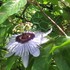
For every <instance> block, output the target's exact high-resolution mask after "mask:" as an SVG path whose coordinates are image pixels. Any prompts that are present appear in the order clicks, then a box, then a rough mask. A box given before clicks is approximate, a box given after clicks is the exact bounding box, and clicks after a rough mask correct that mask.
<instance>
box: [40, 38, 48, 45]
mask: <svg viewBox="0 0 70 70" xmlns="http://www.w3.org/2000/svg"><path fill="white" fill-rule="evenodd" d="M48 41H49V39H48V38H43V39H42V41H41V44H44V43H46V42H48Z"/></svg>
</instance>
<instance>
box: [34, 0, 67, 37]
mask: <svg viewBox="0 0 70 70" xmlns="http://www.w3.org/2000/svg"><path fill="white" fill-rule="evenodd" d="M34 4H35V5H37V6H38V7H39V9H40V11H41V12H42V13H43V15H44V16H45V17H46V19H47V18H48V19H49V20H50V21H51V22H52V24H54V25H55V26H56V27H57V28H58V29H59V30H60V31H61V33H62V34H64V35H65V36H66V37H67V34H66V33H65V32H64V31H63V30H62V28H61V27H60V26H59V25H57V23H56V22H55V21H54V20H53V19H52V18H51V17H50V16H48V15H47V14H46V13H45V12H44V11H43V9H42V7H41V6H40V5H39V3H38V2H36V1H34Z"/></svg>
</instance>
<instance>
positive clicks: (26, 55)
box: [21, 52, 29, 68]
mask: <svg viewBox="0 0 70 70" xmlns="http://www.w3.org/2000/svg"><path fill="white" fill-rule="evenodd" d="M21 59H22V62H23V65H24V67H25V68H27V66H28V61H29V52H24V53H22V57H21Z"/></svg>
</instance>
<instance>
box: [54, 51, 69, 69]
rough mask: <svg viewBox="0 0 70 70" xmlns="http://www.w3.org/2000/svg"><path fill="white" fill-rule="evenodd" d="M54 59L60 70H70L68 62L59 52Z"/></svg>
mask: <svg viewBox="0 0 70 70" xmlns="http://www.w3.org/2000/svg"><path fill="white" fill-rule="evenodd" d="M54 59H55V63H56V65H57V67H58V68H59V70H70V67H69V66H68V64H67V62H66V60H65V59H64V58H63V56H62V54H61V53H60V52H59V50H58V51H57V52H56V53H55V54H54Z"/></svg>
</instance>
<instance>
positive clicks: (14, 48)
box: [6, 28, 52, 68]
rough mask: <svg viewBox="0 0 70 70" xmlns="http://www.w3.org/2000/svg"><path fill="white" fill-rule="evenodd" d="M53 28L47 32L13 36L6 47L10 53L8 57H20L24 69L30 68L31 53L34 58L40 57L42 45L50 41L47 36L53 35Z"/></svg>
mask: <svg viewBox="0 0 70 70" xmlns="http://www.w3.org/2000/svg"><path fill="white" fill-rule="evenodd" d="M51 31H52V28H51V29H50V30H49V31H48V32H46V33H43V32H39V31H38V32H24V33H22V34H19V35H13V36H12V37H11V39H10V42H9V43H8V45H7V46H6V48H7V49H8V51H9V53H8V54H6V57H10V56H11V55H13V54H14V55H15V56H20V57H21V59H22V62H23V65H24V67H25V68H26V67H27V66H28V60H29V53H30V54H31V55H33V56H34V57H38V56H39V55H40V50H39V48H40V45H41V44H43V43H46V42H47V41H49V39H48V38H46V36H47V35H48V34H49V33H51Z"/></svg>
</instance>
